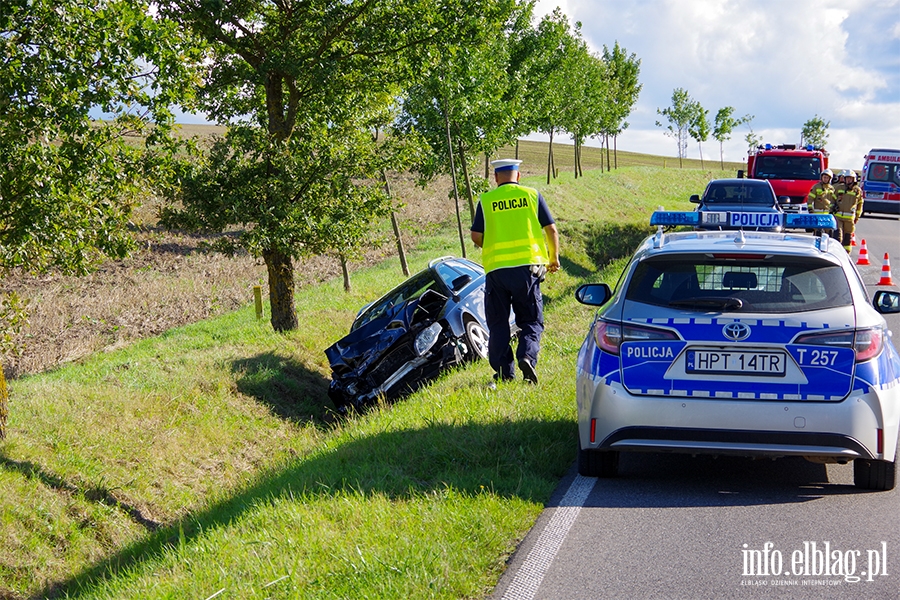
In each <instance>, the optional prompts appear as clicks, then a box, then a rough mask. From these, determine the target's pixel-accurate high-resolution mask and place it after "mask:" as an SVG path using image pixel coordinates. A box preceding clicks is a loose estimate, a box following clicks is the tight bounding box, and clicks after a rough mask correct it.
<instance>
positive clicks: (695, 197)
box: [691, 194, 700, 204]
mask: <svg viewBox="0 0 900 600" xmlns="http://www.w3.org/2000/svg"><path fill="white" fill-rule="evenodd" d="M691 202H693V203H694V204H700V196H698V195H697V194H694V195H692V196H691Z"/></svg>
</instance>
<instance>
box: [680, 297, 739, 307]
mask: <svg viewBox="0 0 900 600" xmlns="http://www.w3.org/2000/svg"><path fill="white" fill-rule="evenodd" d="M669 306H685V307H689V308H721V309H725V310H740V309H741V307H743V306H744V301H743V300H741V299H740V298H734V297H732V296H703V297H696V298H680V299H678V300H672V301H670V302H669Z"/></svg>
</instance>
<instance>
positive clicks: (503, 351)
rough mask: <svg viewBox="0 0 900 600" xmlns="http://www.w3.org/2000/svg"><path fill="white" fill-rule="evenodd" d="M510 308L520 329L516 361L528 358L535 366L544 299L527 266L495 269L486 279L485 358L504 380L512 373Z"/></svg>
mask: <svg viewBox="0 0 900 600" xmlns="http://www.w3.org/2000/svg"><path fill="white" fill-rule="evenodd" d="M510 307H511V308H512V311H513V313H514V314H515V316H516V325H517V326H518V327H519V330H520V331H519V345H518V348H517V349H516V360H521V359H523V358H527V359H528V360H529V361H530V362H531V364H532V365H536V364H537V356H538V350H540V346H541V334H542V333H543V332H544V299H543V296H541V280H540V278H539V277H538V276H537V275H535V274H534V273H532V271H531V267H530V266H524V267H508V268H505V269H495V270H493V271H491V272H489V273H488V274H487V276H486V278H485V285H484V312H485V317H486V318H487V326H488V330H489V333H490V340H489V342H488V360H489V361H490V363H491V367H492V368H493V369H494V371H495V372H496V373H498V374H499V375H500V377H501V378H504V379H511V378H513V377H514V376H515V367H514V365H513V352H512V347H511V346H510V344H509V342H510V334H509V310H510Z"/></svg>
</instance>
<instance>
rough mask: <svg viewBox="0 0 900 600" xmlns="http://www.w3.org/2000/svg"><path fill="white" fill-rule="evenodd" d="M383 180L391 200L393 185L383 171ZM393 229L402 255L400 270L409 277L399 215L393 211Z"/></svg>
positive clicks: (399, 252) (398, 251)
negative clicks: (398, 221)
mask: <svg viewBox="0 0 900 600" xmlns="http://www.w3.org/2000/svg"><path fill="white" fill-rule="evenodd" d="M381 178H382V179H383V180H384V191H385V193H387V195H388V198H391V197H392V196H391V183H390V182H389V181H388V177H387V171H385V170H384V169H382V170H381ZM391 227H392V228H393V230H394V239H395V240H397V254H398V255H400V268H401V269H403V274H404V275H406V276H407V277H409V265H408V264H407V262H406V249H405V248H404V247H403V236H401V235H400V225H399V224H398V223H397V213H395V212H394V211H393V210H392V211H391Z"/></svg>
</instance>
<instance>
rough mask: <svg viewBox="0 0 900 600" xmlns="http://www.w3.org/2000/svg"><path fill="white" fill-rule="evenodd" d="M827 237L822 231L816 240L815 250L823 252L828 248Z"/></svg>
mask: <svg viewBox="0 0 900 600" xmlns="http://www.w3.org/2000/svg"><path fill="white" fill-rule="evenodd" d="M828 237H829V236H828V234H827V233H826V232H825V230H824V229H823V230H822V234H821V235H820V236H819V239H817V240H816V248H818V249H819V252H825V249H826V248H828Z"/></svg>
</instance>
